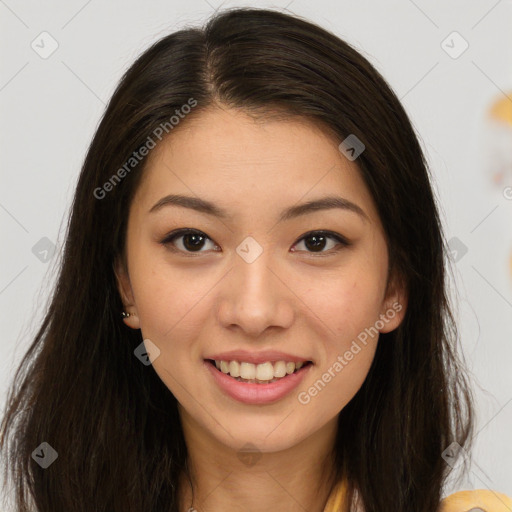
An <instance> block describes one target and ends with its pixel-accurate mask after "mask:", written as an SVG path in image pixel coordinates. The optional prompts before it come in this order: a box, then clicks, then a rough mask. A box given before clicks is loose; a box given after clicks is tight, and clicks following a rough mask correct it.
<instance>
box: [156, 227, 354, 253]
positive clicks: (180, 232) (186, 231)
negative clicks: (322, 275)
mask: <svg viewBox="0 0 512 512" xmlns="http://www.w3.org/2000/svg"><path fill="white" fill-rule="evenodd" d="M185 235H199V236H202V237H204V238H206V239H208V240H211V238H210V237H209V236H207V235H206V234H205V233H203V232H202V231H199V230H197V229H191V228H182V229H176V230H174V231H172V232H171V233H169V234H168V235H166V236H165V238H164V239H163V240H161V241H160V243H161V244H162V245H164V246H165V247H167V248H168V249H170V250H172V251H174V252H179V253H182V254H184V255H186V256H195V255H196V254H200V253H202V252H206V251H201V250H200V251H183V250H181V249H177V248H175V247H172V245H171V244H172V242H173V241H174V240H176V239H177V238H181V237H183V236H185ZM312 236H322V237H325V238H331V239H333V240H335V241H336V242H338V244H339V245H340V246H341V247H338V248H334V249H330V250H329V251H320V252H313V251H305V252H307V253H308V254H312V255H315V256H320V257H321V256H326V255H331V254H333V253H336V252H338V251H340V250H341V249H343V248H344V247H348V246H349V245H351V244H350V242H349V241H348V240H347V239H346V238H344V237H342V236H341V235H339V234H338V233H334V232H333V231H327V230H316V231H308V232H307V233H305V234H304V235H302V236H301V237H300V238H299V239H298V240H297V241H296V242H295V243H294V244H293V245H294V246H295V245H297V244H298V243H299V242H301V241H302V240H304V239H306V238H308V237H312ZM212 242H213V240H212ZM294 252H295V251H294ZM299 252H303V251H299Z"/></svg>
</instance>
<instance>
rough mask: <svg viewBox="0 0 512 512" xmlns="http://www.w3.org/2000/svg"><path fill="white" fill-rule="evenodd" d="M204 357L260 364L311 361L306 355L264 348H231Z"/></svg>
mask: <svg viewBox="0 0 512 512" xmlns="http://www.w3.org/2000/svg"><path fill="white" fill-rule="evenodd" d="M205 359H213V360H215V361H244V362H247V363H253V364H261V363H266V362H267V361H270V362H271V363H275V362H276V361H286V362H294V363H305V362H306V361H311V362H312V360H311V359H308V358H307V357H301V356H295V355H293V354H287V353H286V352H280V351H276V350H264V351H262V352H248V351H247V350H231V351H229V352H222V353H218V354H214V355H211V356H208V357H206V358H205Z"/></svg>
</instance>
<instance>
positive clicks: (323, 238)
mask: <svg viewBox="0 0 512 512" xmlns="http://www.w3.org/2000/svg"><path fill="white" fill-rule="evenodd" d="M329 240H330V241H331V243H330V244H329ZM299 242H300V243H304V247H305V248H306V249H305V250H306V251H307V252H311V253H328V252H331V250H332V249H334V251H337V250H340V249H341V248H343V247H346V246H348V245H350V244H349V243H348V241H347V240H345V239H344V238H343V237H342V236H341V235H338V234H337V233H333V232H332V231H310V232H309V233H306V234H305V235H304V236H302V237H301V238H300V239H299V241H298V242H295V244H294V247H296V245H297V244H298V243H299ZM333 242H334V243H333ZM340 245H341V247H338V248H337V249H336V246H340ZM326 247H327V250H325V251H324V249H325V248H326ZM299 250H301V249H299ZM296 251H297V249H294V252H296Z"/></svg>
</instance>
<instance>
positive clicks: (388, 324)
mask: <svg viewBox="0 0 512 512" xmlns="http://www.w3.org/2000/svg"><path fill="white" fill-rule="evenodd" d="M407 299H408V293H407V286H406V284H405V279H403V277H402V276H401V275H399V274H398V273H397V272H392V273H391V278H390V279H389V280H388V286H387V288H386V293H385V297H384V300H383V302H382V310H381V312H380V317H379V318H380V321H379V320H377V322H376V324H377V325H378V327H379V332H381V333H386V332H391V331H394V330H395V329H396V328H397V327H398V326H399V325H400V324H401V323H402V320H403V319H404V317H405V312H406V310H407ZM382 324H384V325H383V326H382ZM380 326H382V328H380Z"/></svg>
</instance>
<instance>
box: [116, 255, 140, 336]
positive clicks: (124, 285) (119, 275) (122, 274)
mask: <svg viewBox="0 0 512 512" xmlns="http://www.w3.org/2000/svg"><path fill="white" fill-rule="evenodd" d="M114 273H115V275H116V281H117V289H118V291H119V294H120V296H121V301H122V302H123V310H124V311H125V312H126V313H130V316H129V317H127V318H123V322H124V323H125V324H126V325H127V326H128V327H131V328H132V329H140V321H139V317H138V315H137V308H136V307H135V301H134V299H133V290H132V286H131V283H130V277H129V275H128V270H127V268H126V264H125V262H124V261H123V260H122V258H117V259H116V261H115V263H114Z"/></svg>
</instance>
